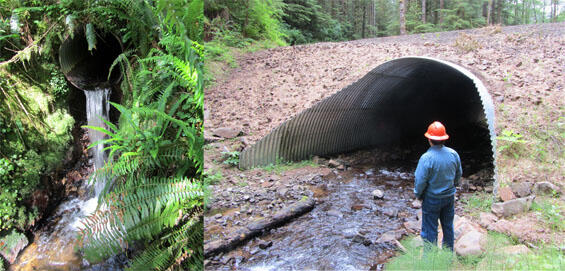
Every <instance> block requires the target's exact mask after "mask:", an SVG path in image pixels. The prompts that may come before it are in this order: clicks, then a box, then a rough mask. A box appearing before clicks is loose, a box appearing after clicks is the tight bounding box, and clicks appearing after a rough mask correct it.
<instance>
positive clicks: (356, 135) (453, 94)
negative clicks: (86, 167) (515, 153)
mask: <svg viewBox="0 0 565 271" xmlns="http://www.w3.org/2000/svg"><path fill="white" fill-rule="evenodd" d="M434 120H439V121H441V122H442V123H444V124H445V125H446V127H447V130H448V133H449V134H450V136H451V139H450V142H449V145H450V146H452V147H454V148H455V149H456V150H457V151H459V152H460V153H463V155H462V159H465V153H474V155H473V156H474V157H481V156H482V157H483V158H484V157H487V159H483V161H482V163H484V161H485V160H486V161H488V162H489V163H490V165H489V166H488V168H490V169H492V170H493V171H495V157H494V154H495V148H496V135H495V131H494V123H495V117H494V108H493V103H492V99H491V97H490V95H489V94H488V92H487V90H486V88H485V86H484V85H483V83H482V82H481V81H480V80H479V79H478V78H477V77H476V76H475V75H473V74H472V73H471V72H469V71H468V70H466V69H464V68H462V67H460V66H458V65H455V64H453V63H449V62H446V61H442V60H438V59H433V58H426V57H405V58H398V59H395V60H392V61H389V62H386V63H384V64H382V65H380V66H378V67H376V68H375V69H373V70H372V71H370V72H369V73H368V74H367V75H365V76H364V77H363V78H361V79H359V80H358V81H357V82H355V83H353V84H351V85H349V86H347V87H345V88H344V89H342V90H341V91H339V92H337V93H335V94H334V95H332V96H330V97H328V98H326V99H324V100H322V101H320V102H319V103H317V104H316V105H314V106H312V107H311V108H309V109H306V110H304V111H303V112H301V113H300V114H298V115H297V116H295V117H294V118H292V119H290V120H289V121H287V122H285V123H283V124H281V125H280V126H279V127H277V128H275V129H274V130H273V131H272V132H271V133H270V134H268V135H267V136H265V137H264V138H262V139H261V140H260V141H258V142H257V143H256V144H255V145H253V146H252V147H250V148H247V149H246V150H244V151H243V152H242V153H241V156H240V164H239V166H240V168H242V169H248V168H252V167H257V166H265V165H269V164H274V163H277V162H280V161H299V160H303V159H308V158H310V157H312V156H314V155H319V156H324V155H331V154H337V153H344V152H350V151H353V150H358V149H368V148H375V147H379V146H391V145H405V144H411V143H412V144H426V143H425V139H424V137H423V134H424V132H425V131H426V129H427V126H428V125H429V124H430V123H432V122H433V121H434ZM465 162H466V161H463V163H465ZM493 174H494V172H493Z"/></svg>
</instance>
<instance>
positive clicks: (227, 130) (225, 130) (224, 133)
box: [212, 127, 243, 139]
mask: <svg viewBox="0 0 565 271" xmlns="http://www.w3.org/2000/svg"><path fill="white" fill-rule="evenodd" d="M212 135H213V136H219V137H223V138H227V139H229V138H236V137H238V136H240V135H243V132H242V131H241V130H240V129H237V128H233V127H220V128H217V129H214V130H213V132H212Z"/></svg>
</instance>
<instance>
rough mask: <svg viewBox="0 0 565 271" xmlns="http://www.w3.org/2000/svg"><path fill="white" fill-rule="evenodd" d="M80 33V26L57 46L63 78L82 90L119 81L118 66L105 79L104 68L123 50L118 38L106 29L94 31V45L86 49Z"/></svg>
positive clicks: (85, 41)
mask: <svg viewBox="0 0 565 271" xmlns="http://www.w3.org/2000/svg"><path fill="white" fill-rule="evenodd" d="M84 33H85V31H84V28H82V27H81V28H79V30H77V31H75V32H74V33H73V36H72V37H71V36H69V37H67V39H65V41H63V43H62V44H61V47H60V48H59V63H60V65H61V70H62V71H63V73H64V74H65V77H66V78H67V80H69V82H71V84H73V85H74V86H75V87H77V88H79V89H82V90H93V89H95V88H96V87H108V86H110V85H113V84H117V83H119V82H120V80H121V72H120V69H119V67H116V68H115V69H114V70H113V71H112V74H111V76H110V78H109V79H108V72H109V71H110V67H111V66H112V63H113V62H114V60H115V59H116V57H117V56H118V55H120V54H121V53H122V51H123V46H122V43H121V42H120V40H119V39H118V38H117V37H116V36H115V35H113V34H110V33H97V34H96V48H94V49H92V50H91V51H89V50H88V42H87V40H86V37H85V34H84Z"/></svg>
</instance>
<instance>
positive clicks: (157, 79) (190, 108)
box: [81, 0, 204, 270]
mask: <svg viewBox="0 0 565 271" xmlns="http://www.w3.org/2000/svg"><path fill="white" fill-rule="evenodd" d="M164 2H166V1H161V2H159V3H156V4H155V6H151V5H147V7H149V10H150V11H151V14H152V15H151V16H153V17H151V18H150V19H151V20H152V21H156V22H158V24H157V26H158V27H154V28H152V29H155V30H158V33H153V34H151V35H152V36H158V37H159V39H158V43H157V44H156V46H152V48H151V49H150V50H149V51H148V52H147V54H146V55H139V56H137V58H131V59H128V57H127V55H128V54H127V53H124V54H122V55H121V56H120V57H118V59H117V60H116V61H115V62H114V64H113V67H116V66H118V65H119V66H120V67H123V68H122V72H123V73H124V78H125V80H124V82H123V83H122V89H125V90H127V92H126V91H124V92H125V93H124V97H125V104H123V105H120V104H115V103H112V106H114V107H115V108H116V109H118V110H119V111H120V113H121V115H120V121H119V125H115V124H113V123H110V122H106V126H107V127H89V128H91V129H94V130H97V131H100V132H103V133H104V134H106V135H107V138H106V139H104V140H101V141H100V142H97V143H93V145H91V146H94V145H96V144H105V146H106V147H105V149H106V150H108V151H109V158H108V162H107V163H106V165H105V166H104V167H103V168H102V169H100V170H99V171H98V172H96V181H101V180H104V179H106V180H113V183H111V182H107V183H106V187H105V188H104V191H103V193H102V194H101V196H100V198H99V201H100V204H99V206H100V207H99V209H98V210H97V211H96V212H95V213H94V214H93V215H91V216H89V217H88V219H87V221H86V223H85V228H84V230H83V231H82V233H81V236H82V238H83V248H84V252H85V256H86V257H87V259H89V260H91V261H101V260H103V259H106V258H108V257H110V256H112V255H115V254H117V253H121V252H123V251H124V250H125V249H126V248H127V247H128V246H131V245H136V246H140V247H141V248H142V250H141V251H139V252H138V253H136V254H135V255H133V256H134V257H133V259H132V261H131V263H130V265H129V266H128V269H130V270H139V269H140V268H141V269H157V270H165V269H175V270H176V269H181V270H193V269H195V270H201V269H202V268H203V267H202V262H203V251H202V239H203V221H202V207H203V197H204V187H203V186H204V184H203V182H202V162H203V153H202V147H203V143H204V140H203V136H202V129H203V128H202V117H203V116H202V114H203V112H202V110H203V80H202V54H203V50H204V49H203V48H202V46H201V45H199V44H198V43H197V42H195V41H192V40H190V39H189V38H188V37H187V36H189V35H194V33H196V34H198V33H199V31H197V30H195V29H193V28H194V24H196V23H195V22H197V21H198V18H197V17H198V16H199V15H198V14H202V12H200V13H195V14H194V13H187V12H184V11H183V9H179V10H178V11H174V12H173V11H171V10H170V8H171V7H180V6H190V5H191V4H193V3H192V2H191V1H182V0H174V1H168V3H164ZM197 2H198V3H201V2H200V1H197ZM200 6H201V5H200ZM146 16H149V15H146ZM195 17H196V18H195ZM149 176H151V177H149Z"/></svg>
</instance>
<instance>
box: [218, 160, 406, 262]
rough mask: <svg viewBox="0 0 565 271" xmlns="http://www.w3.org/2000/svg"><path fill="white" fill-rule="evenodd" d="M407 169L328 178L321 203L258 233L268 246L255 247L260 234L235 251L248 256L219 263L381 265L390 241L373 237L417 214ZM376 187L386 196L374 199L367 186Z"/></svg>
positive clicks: (394, 227)
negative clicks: (290, 219)
mask: <svg viewBox="0 0 565 271" xmlns="http://www.w3.org/2000/svg"><path fill="white" fill-rule="evenodd" d="M405 172H408V170H405V169H404V170H403V169H395V170H390V169H389V170H387V169H384V168H383V169H366V170H365V172H362V171H361V172H359V173H357V174H354V175H353V176H351V177H345V178H336V179H334V180H329V181H328V182H327V183H326V185H325V189H326V190H327V197H325V198H324V202H323V203H321V204H318V205H317V206H316V207H315V208H314V210H312V211H311V212H310V213H308V214H306V215H304V216H302V217H300V218H298V219H296V220H295V221H293V222H290V223H289V224H287V225H285V226H283V227H281V228H278V229H275V230H271V233H270V234H269V235H266V236H263V237H261V239H262V240H263V241H272V243H273V244H272V246H271V247H268V248H267V249H264V250H263V249H259V248H257V243H258V242H259V240H257V239H256V240H253V241H252V242H250V243H248V244H247V245H246V246H245V247H242V248H239V249H238V250H236V251H234V253H235V255H237V254H239V255H247V257H237V256H236V257H235V259H236V261H235V263H233V264H232V265H231V266H223V269H226V270H229V269H233V268H236V269H238V270H369V269H381V268H382V265H379V264H378V262H379V258H382V256H385V258H386V257H388V256H389V255H385V254H387V253H391V250H392V249H394V247H393V245H392V244H390V243H376V242H375V241H376V240H377V239H378V238H379V237H380V236H381V235H382V234H383V233H385V232H387V231H391V230H397V229H400V228H402V223H403V222H404V221H405V220H410V219H416V210H415V209H412V208H411V207H410V202H411V201H412V193H413V192H412V189H411V186H412V183H413V180H414V179H413V178H414V177H413V175H412V174H411V173H405ZM375 189H380V190H382V191H384V195H385V196H384V199H377V200H375V199H373V197H372V194H371V192H372V191H373V190H375ZM366 240H369V241H371V244H369V243H367V241H366ZM364 241H365V244H363V243H364ZM243 258H246V260H242V259H243ZM220 269H222V268H220Z"/></svg>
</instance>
